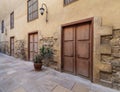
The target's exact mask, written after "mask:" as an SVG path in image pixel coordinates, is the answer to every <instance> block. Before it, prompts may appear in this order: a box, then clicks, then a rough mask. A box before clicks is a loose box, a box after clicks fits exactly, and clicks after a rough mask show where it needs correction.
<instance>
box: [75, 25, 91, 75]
mask: <svg viewBox="0 0 120 92" xmlns="http://www.w3.org/2000/svg"><path fill="white" fill-rule="evenodd" d="M76 36H77V37H76V49H77V51H76V54H77V57H76V58H77V61H76V62H77V66H76V68H77V70H76V72H77V74H78V75H82V76H85V77H89V73H90V69H89V68H90V67H89V66H90V65H89V61H90V25H89V23H86V24H85V23H84V24H82V25H78V26H77V27H76Z"/></svg>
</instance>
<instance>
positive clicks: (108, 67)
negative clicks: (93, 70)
mask: <svg viewBox="0 0 120 92" xmlns="http://www.w3.org/2000/svg"><path fill="white" fill-rule="evenodd" d="M99 69H100V71H102V72H108V73H111V72H112V65H111V64H110V63H105V62H102V63H101V64H100V67H99Z"/></svg>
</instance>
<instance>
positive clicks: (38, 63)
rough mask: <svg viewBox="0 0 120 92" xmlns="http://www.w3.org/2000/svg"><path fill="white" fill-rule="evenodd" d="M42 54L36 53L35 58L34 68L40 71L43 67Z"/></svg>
mask: <svg viewBox="0 0 120 92" xmlns="http://www.w3.org/2000/svg"><path fill="white" fill-rule="evenodd" d="M42 59H43V58H42V56H41V55H40V54H38V55H36V56H35V57H34V59H33V62H34V69H35V70H36V71H40V70H41V68H42Z"/></svg>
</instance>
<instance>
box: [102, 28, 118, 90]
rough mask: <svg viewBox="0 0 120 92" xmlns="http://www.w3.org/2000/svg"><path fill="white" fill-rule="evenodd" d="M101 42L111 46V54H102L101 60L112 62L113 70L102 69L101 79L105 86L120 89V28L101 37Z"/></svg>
mask: <svg viewBox="0 0 120 92" xmlns="http://www.w3.org/2000/svg"><path fill="white" fill-rule="evenodd" d="M101 43H102V44H108V45H110V46H111V54H102V55H101V61H102V62H105V63H109V64H111V66H112V71H111V72H105V71H100V81H101V83H102V84H103V85H105V86H109V87H112V88H115V89H118V90H120V29H117V30H113V33H112V35H109V36H103V37H101Z"/></svg>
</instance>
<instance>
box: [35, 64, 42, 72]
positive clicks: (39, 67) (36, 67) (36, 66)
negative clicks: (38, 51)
mask: <svg viewBox="0 0 120 92" xmlns="http://www.w3.org/2000/svg"><path fill="white" fill-rule="evenodd" d="M41 68H42V63H34V69H35V71H40V70H41Z"/></svg>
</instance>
